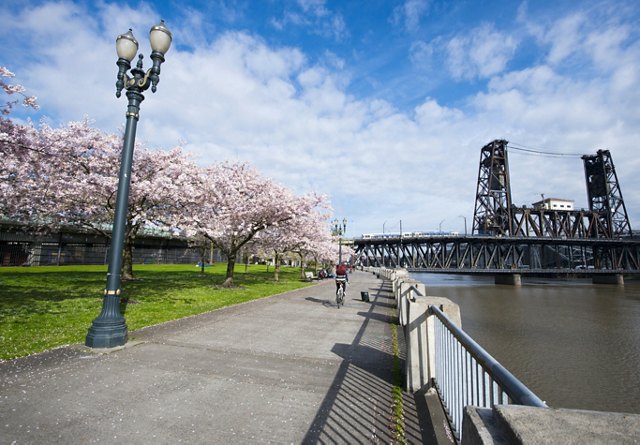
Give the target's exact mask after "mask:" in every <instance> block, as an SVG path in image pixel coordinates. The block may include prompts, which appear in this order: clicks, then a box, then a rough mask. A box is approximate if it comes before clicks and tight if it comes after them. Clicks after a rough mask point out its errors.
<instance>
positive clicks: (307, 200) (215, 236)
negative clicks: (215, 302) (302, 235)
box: [175, 163, 317, 287]
mask: <svg viewBox="0 0 640 445" xmlns="http://www.w3.org/2000/svg"><path fill="white" fill-rule="evenodd" d="M197 189H198V190H197V192H195V193H194V194H193V195H192V200H191V202H190V203H189V206H190V207H191V210H186V209H185V211H184V212H181V214H180V217H179V218H178V219H176V222H175V225H176V226H180V227H183V228H185V229H186V230H187V231H188V233H190V234H191V235H201V236H204V237H205V238H206V239H208V240H210V241H211V242H212V243H213V244H214V246H215V247H217V248H218V249H220V251H221V252H222V254H223V255H224V256H225V257H226V258H227V273H226V279H225V282H224V286H227V287H230V286H233V272H234V268H235V262H236V257H237V255H238V253H239V252H240V249H242V248H243V247H245V246H246V245H247V244H248V243H250V242H252V241H253V240H254V239H255V237H256V235H257V234H258V233H260V232H262V231H264V230H266V229H268V228H270V227H274V226H278V225H281V224H284V223H286V222H287V221H290V220H292V219H295V218H296V217H297V216H298V215H303V214H305V213H308V212H309V211H310V209H311V208H313V207H314V206H315V205H316V202H317V199H316V198H311V197H310V196H306V197H296V196H295V195H293V193H292V192H290V191H289V190H288V189H286V188H284V187H282V186H281V185H278V184H276V183H274V182H273V181H271V180H270V179H267V178H265V177H263V176H261V175H260V174H259V173H258V171H257V170H256V169H255V168H253V167H251V166H249V165H248V164H245V163H221V164H218V165H214V166H212V167H209V168H206V169H204V170H203V171H202V174H201V175H200V184H199V186H198V187H197Z"/></svg>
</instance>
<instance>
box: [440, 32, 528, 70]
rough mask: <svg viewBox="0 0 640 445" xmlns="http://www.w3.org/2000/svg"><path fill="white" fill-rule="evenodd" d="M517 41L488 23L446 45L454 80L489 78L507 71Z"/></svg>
mask: <svg viewBox="0 0 640 445" xmlns="http://www.w3.org/2000/svg"><path fill="white" fill-rule="evenodd" d="M517 46H518V42H517V40H516V38H515V37H514V36H512V35H509V34H507V33H504V32H500V31H497V30H496V29H495V27H494V25H492V24H488V23H485V24H483V25H480V26H479V27H477V28H474V29H472V30H471V31H469V32H468V33H465V34H459V35H457V36H455V37H453V38H452V39H450V40H449V41H448V42H447V44H446V52H447V61H446V63H447V68H448V69H449V72H450V73H451V75H452V76H453V77H454V78H455V79H458V80H460V79H473V78H476V77H479V78H487V77H491V76H493V75H495V74H499V73H501V72H503V71H504V70H505V68H506V67H507V63H508V62H509V60H510V59H511V57H512V56H513V54H514V52H515V50H516V48H517Z"/></svg>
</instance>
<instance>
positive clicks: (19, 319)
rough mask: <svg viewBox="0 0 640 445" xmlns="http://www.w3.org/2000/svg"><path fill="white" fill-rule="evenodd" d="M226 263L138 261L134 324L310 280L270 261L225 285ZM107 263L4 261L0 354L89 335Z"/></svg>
mask: <svg viewBox="0 0 640 445" xmlns="http://www.w3.org/2000/svg"><path fill="white" fill-rule="evenodd" d="M225 271H226V264H216V265H214V266H213V267H207V268H206V269H205V273H204V274H202V273H200V269H199V268H197V267H195V266H194V265H192V264H190V265H187V264H172V265H135V266H134V274H135V276H136V280H135V281H130V282H125V283H123V285H122V291H123V296H124V297H126V298H128V299H129V303H128V304H127V305H126V308H124V307H123V308H124V310H125V318H126V321H127V326H128V328H129V331H132V330H134V329H138V328H142V327H144V326H150V325H154V324H158V323H162V322H165V321H168V320H174V319H177V318H182V317H186V316H189V315H195V314H201V313H203V312H207V311H211V310H214V309H218V308H221V307H224V306H229V305H233V304H237V303H242V302H245V301H249V300H255V299H258V298H262V297H266V296H269V295H274V294H278V293H281V292H285V291H289V290H293V289H298V288H301V287H305V286H308V285H309V283H306V282H303V281H301V280H300V269H297V268H286V267H283V268H282V269H281V271H280V281H279V282H275V281H274V280H273V267H271V268H270V271H269V272H267V269H266V266H261V265H250V266H249V267H248V269H247V270H246V272H245V265H238V266H237V267H236V271H235V274H234V283H235V285H236V287H234V288H231V289H227V288H223V287H221V286H220V285H221V284H222V282H223V281H224V276H225ZM106 272H107V268H106V266H60V267H28V268H18V267H6V268H0V359H1V360H7V359H12V358H15V357H21V356H25V355H29V354H32V353H35V352H40V351H44V350H46V349H50V348H53V347H56V346H60V345H66V344H71V343H84V340H85V337H86V335H87V330H88V329H89V327H90V326H91V322H92V321H93V319H94V318H96V317H97V316H98V315H99V314H100V310H101V308H102V294H103V290H104V287H105V285H106Z"/></svg>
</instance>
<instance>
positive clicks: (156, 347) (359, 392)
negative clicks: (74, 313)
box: [0, 272, 429, 444]
mask: <svg viewBox="0 0 640 445" xmlns="http://www.w3.org/2000/svg"><path fill="white" fill-rule="evenodd" d="M385 286H388V283H383V282H382V280H378V279H376V278H375V276H374V275H372V274H367V273H364V272H354V273H353V274H352V275H351V282H350V287H349V289H348V292H347V299H346V301H345V305H344V307H342V308H340V309H338V308H336V306H335V301H334V300H335V299H334V289H335V287H334V283H333V280H326V281H324V282H322V283H320V284H317V285H314V286H312V287H309V288H305V289H301V290H297V291H293V292H289V293H286V294H282V295H277V296H274V297H269V298H266V299H262V300H258V301H254V302H251V303H246V304H242V305H238V306H234V307H230V308H226V309H222V310H219V311H215V312H210V313H207V314H203V315H200V316H196V317H190V318H188V319H183V320H177V321H175V322H170V323H165V324H162V325H158V326H155V327H151V328H146V329H141V330H138V331H135V332H132V333H130V341H129V343H128V344H127V346H126V347H124V348H122V349H119V350H115V351H111V352H109V353H101V354H98V353H95V352H92V351H90V350H88V349H87V348H85V347H84V346H81V345H72V346H69V347H64V348H59V349H56V350H53V351H49V352H46V353H43V354H38V355H35V356H31V357H26V358H23V359H18V360H14V361H11V362H5V363H0V444H13V443H15V444H29V443H32V444H44V443H47V444H48V443H61V444H62V443H64V444H75V443H78V444H80V443H81V444H89V443H98V442H99V443H153V444H160V443H166V444H177V443H207V444H212V443H215V444H232V443H250V444H254V443H282V444H289V443H294V444H297V443H390V442H392V437H391V432H390V429H389V419H390V412H391V388H392V383H391V369H392V350H391V327H390V324H389V322H388V321H389V315H391V314H393V310H392V299H391V295H390V293H389V289H388V288H386V287H385ZM361 291H368V292H369V294H370V297H371V302H370V303H366V302H363V301H361V300H360V292H361ZM404 403H405V415H406V438H407V441H408V442H409V443H421V442H423V437H422V433H421V428H420V427H421V425H422V427H423V429H427V430H428V428H426V426H428V425H427V424H428V421H425V420H422V421H420V420H419V419H418V418H417V416H416V409H415V404H414V398H413V396H407V397H405V401H404ZM418 403H420V402H418ZM425 437H426V435H425ZM424 440H426V441H428V440H429V439H428V438H426V439H424Z"/></svg>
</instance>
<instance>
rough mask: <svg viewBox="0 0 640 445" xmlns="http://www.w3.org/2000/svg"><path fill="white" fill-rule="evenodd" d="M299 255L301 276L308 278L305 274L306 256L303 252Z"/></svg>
mask: <svg viewBox="0 0 640 445" xmlns="http://www.w3.org/2000/svg"><path fill="white" fill-rule="evenodd" d="M299 255H300V278H301V279H303V280H304V279H306V278H307V277H305V276H304V257H303V256H302V254H301V253H300V254H299Z"/></svg>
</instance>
